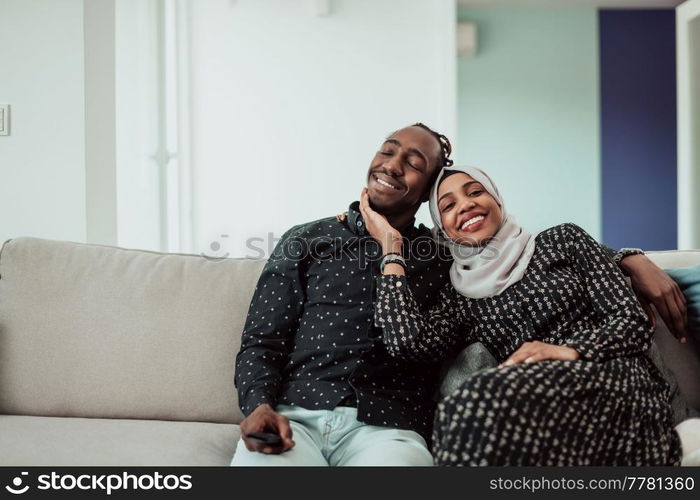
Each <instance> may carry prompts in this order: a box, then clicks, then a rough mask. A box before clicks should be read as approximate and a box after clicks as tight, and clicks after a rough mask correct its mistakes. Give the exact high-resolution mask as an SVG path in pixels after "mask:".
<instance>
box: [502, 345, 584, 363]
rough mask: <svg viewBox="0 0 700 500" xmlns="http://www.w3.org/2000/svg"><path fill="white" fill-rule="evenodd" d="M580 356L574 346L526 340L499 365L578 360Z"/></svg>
mask: <svg viewBox="0 0 700 500" xmlns="http://www.w3.org/2000/svg"><path fill="white" fill-rule="evenodd" d="M579 357H580V356H579V353H578V352H577V351H576V349H573V348H572V347H567V346H562V345H552V344H545V343H544V342H540V341H539V340H535V341H534V342H525V343H524V344H523V345H521V346H520V347H518V349H517V350H516V351H515V352H514V353H513V354H511V355H510V357H509V358H508V359H506V360H505V361H504V362H503V363H501V364H500V365H498V367H499V368H504V367H506V366H510V365H514V364H517V363H536V362H537V361H544V360H546V359H557V360H560V361H576V360H577V359H579Z"/></svg>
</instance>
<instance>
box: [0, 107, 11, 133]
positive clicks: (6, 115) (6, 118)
mask: <svg viewBox="0 0 700 500" xmlns="http://www.w3.org/2000/svg"><path fill="white" fill-rule="evenodd" d="M0 135H10V105H9V104H0Z"/></svg>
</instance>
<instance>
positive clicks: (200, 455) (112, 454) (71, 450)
mask: <svg viewBox="0 0 700 500" xmlns="http://www.w3.org/2000/svg"><path fill="white" fill-rule="evenodd" d="M239 434H240V431H239V428H238V425H235V424H211V423H201V422H168V421H158V420H120V419H99V418H59V417H25V416H19V415H0V450H2V453H0V466H9V465H15V466H16V465H22V466H36V465H43V466H66V465H73V466H81V465H82V466H87V465H94V466H108V465H111V466H129V465H134V466H137V465H142V466H191V465H222V466H226V465H229V463H230V462H231V457H233V452H234V450H235V448H236V444H237V442H238V437H239Z"/></svg>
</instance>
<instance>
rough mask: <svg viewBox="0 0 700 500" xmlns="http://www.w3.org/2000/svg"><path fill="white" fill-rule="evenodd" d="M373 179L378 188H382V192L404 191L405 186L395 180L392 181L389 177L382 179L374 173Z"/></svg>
mask: <svg viewBox="0 0 700 500" xmlns="http://www.w3.org/2000/svg"><path fill="white" fill-rule="evenodd" d="M372 179H374V181H375V182H376V184H377V186H380V187H381V190H382V191H391V192H393V191H403V189H404V188H403V186H402V185H401V184H399V183H398V182H396V181H395V180H394V179H391V178H390V177H388V176H382V177H380V176H379V175H377V174H376V173H372Z"/></svg>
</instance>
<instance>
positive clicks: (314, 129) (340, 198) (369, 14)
mask: <svg viewBox="0 0 700 500" xmlns="http://www.w3.org/2000/svg"><path fill="white" fill-rule="evenodd" d="M314 4H315V2H312V1H307V0H265V1H235V2H231V1H230V0H207V1H201V0H200V1H196V2H191V4H190V5H191V9H192V15H191V26H190V27H189V28H190V36H191V40H192V45H191V55H190V57H191V61H192V71H191V82H190V83H191V89H192V107H191V113H192V121H191V124H190V126H191V130H192V131H193V135H192V144H191V148H192V156H191V157H192V169H193V187H194V189H193V212H194V214H193V220H194V230H195V232H194V238H195V250H196V251H202V252H208V253H210V254H212V255H223V254H224V253H226V252H228V253H229V254H230V255H232V256H242V255H246V254H247V255H255V253H254V252H251V251H249V250H247V249H246V246H245V244H244V241H245V240H246V238H250V237H262V238H266V237H267V234H268V232H272V233H274V234H275V235H276V236H280V235H281V234H282V233H283V232H284V231H285V230H286V229H288V228H289V227H291V226H292V225H294V224H299V223H302V222H306V221H311V220H315V219H318V218H321V217H327V216H332V215H335V214H338V213H340V212H343V211H345V210H346V209H347V206H348V204H349V203H350V202H352V201H353V200H356V199H358V197H359V193H360V190H361V189H362V187H363V186H364V185H365V181H366V173H367V169H368V166H369V162H370V160H371V158H372V157H373V155H374V153H375V151H376V149H377V148H378V147H379V145H380V144H381V142H382V141H383V139H384V137H385V136H386V135H387V134H389V133H390V132H392V131H393V130H394V129H397V128H400V127H401V126H404V125H408V124H411V123H413V122H416V121H422V122H425V123H427V124H429V125H430V126H432V127H434V128H435V129H437V130H439V131H441V132H443V133H445V134H447V135H448V136H454V133H455V132H456V118H455V116H456V114H455V108H456V89H455V87H456V70H455V64H456V59H455V57H456V56H455V43H454V29H455V16H456V12H455V4H454V1H453V0H438V1H436V0H403V1H402V2H401V5H400V7H399V6H398V5H397V2H396V1H394V0H335V1H332V2H330V5H331V6H332V12H331V14H330V15H329V16H327V17H317V16H316V15H315V14H314V11H313V8H312V6H313V5H314ZM421 219H422V220H424V221H426V222H427V221H429V217H427V211H426V210H425V208H424V209H422V215H421ZM222 234H227V235H229V236H228V238H227V239H224V238H222V237H221V235H222ZM214 241H216V242H218V243H220V244H221V248H220V250H218V251H217V252H214V251H211V249H210V243H212V242H214Z"/></svg>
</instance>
